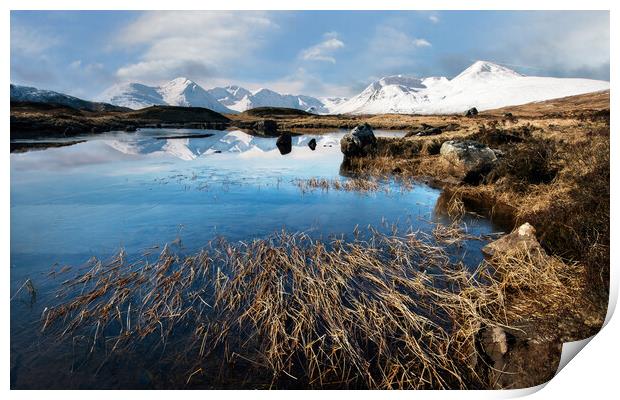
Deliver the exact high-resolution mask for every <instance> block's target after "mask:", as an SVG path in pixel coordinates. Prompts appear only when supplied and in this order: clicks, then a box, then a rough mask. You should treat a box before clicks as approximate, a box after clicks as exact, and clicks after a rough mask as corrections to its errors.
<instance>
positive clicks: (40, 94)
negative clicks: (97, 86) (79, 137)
mask: <svg viewBox="0 0 620 400" xmlns="http://www.w3.org/2000/svg"><path fill="white" fill-rule="evenodd" d="M11 101H30V102H34V103H55V104H62V105H65V106H69V107H73V108H77V109H80V110H89V111H109V110H117V109H119V107H116V106H113V105H111V104H106V103H96V102H92V101H87V100H82V99H79V98H77V97H73V96H69V95H67V94H63V93H58V92H54V91H52V90H42V89H37V88H34V87H29V86H19V85H13V84H11Z"/></svg>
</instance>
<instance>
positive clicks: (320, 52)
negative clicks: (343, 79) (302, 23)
mask: <svg viewBox="0 0 620 400" xmlns="http://www.w3.org/2000/svg"><path fill="white" fill-rule="evenodd" d="M323 37H324V39H325V40H323V41H322V42H321V43H318V44H315V45H314V46H311V47H308V48H307V49H304V50H302V51H301V53H300V58H301V59H303V60H313V61H325V62H330V63H332V64H335V63H336V58H334V56H333V54H334V52H336V51H337V50H338V49H341V48H343V47H344V43H343V42H342V41H341V40H340V39H338V34H337V33H336V32H327V33H325V34H324V35H323Z"/></svg>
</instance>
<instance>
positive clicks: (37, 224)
mask: <svg viewBox="0 0 620 400" xmlns="http://www.w3.org/2000/svg"><path fill="white" fill-rule="evenodd" d="M205 133H209V134H211V136H209V137H196V138H187V137H183V138H171V137H170V136H186V135H189V134H205ZM376 133H377V134H378V135H379V136H387V135H402V134H403V133H402V132H381V131H378V132H376ZM343 134H344V132H342V131H337V132H331V133H327V134H321V135H302V136H295V137H293V138H292V151H291V152H290V153H289V154H287V155H284V156H282V155H281V154H280V152H279V150H278V149H277V146H276V139H275V138H262V137H256V136H251V135H248V134H247V133H244V132H242V131H206V132H205V131H202V130H200V131H192V130H176V131H170V130H161V129H159V130H158V129H153V130H141V131H139V132H138V133H131V134H129V133H111V134H105V135H101V136H97V137H96V138H92V137H90V138H72V139H71V140H72V141H78V143H70V144H71V145H66V146H61V147H50V148H47V149H44V150H41V151H30V152H24V153H12V154H11V222H10V223H11V266H10V268H11V293H14V292H15V291H17V290H18V289H19V287H20V286H21V285H23V283H24V282H25V280H26V279H28V278H30V279H32V282H33V283H34V286H35V287H36V288H37V290H38V293H39V297H38V299H37V302H36V303H34V304H30V303H28V302H19V301H13V302H11V365H12V368H14V369H13V370H12V373H11V379H12V386H21V387H35V386H41V385H43V386H50V385H51V386H54V385H58V384H59V383H58V382H65V383H66V382H67V381H70V382H73V383H71V384H75V386H80V385H88V384H87V383H86V381H79V382H78V381H73V378H72V377H71V374H70V370H71V367H72V365H71V362H72V360H71V359H70V358H71V357H70V355H69V354H67V352H66V351H64V352H58V353H53V352H52V353H50V354H47V355H46V357H47V358H45V359H42V358H41V357H40V356H39V353H38V352H37V349H36V346H33V345H32V343H36V335H37V329H33V326H36V324H37V322H36V321H38V318H39V317H40V315H41V312H42V308H43V307H44V306H45V304H46V303H47V301H48V300H49V296H51V295H52V293H53V292H52V291H51V290H52V288H53V287H54V285H55V284H57V283H58V282H56V281H54V280H53V277H50V276H49V271H50V268H52V267H53V266H56V269H58V268H62V266H64V265H74V266H79V265H82V264H83V263H84V262H85V261H86V260H88V259H89V258H90V257H91V256H97V257H99V258H101V259H106V258H107V257H109V256H110V255H111V254H113V253H115V252H116V251H117V250H118V249H119V248H123V249H125V251H126V252H127V254H129V255H134V256H135V255H137V256H139V255H141V254H143V253H145V252H148V251H150V250H149V249H153V247H154V246H158V247H159V248H160V249H161V248H162V247H163V246H164V245H165V244H166V243H173V242H174V243H176V247H175V251H181V252H184V253H190V252H193V251H196V250H197V249H199V248H201V247H202V246H203V245H204V244H205V243H207V242H208V241H210V240H212V239H214V238H217V237H218V236H223V237H225V238H227V239H228V240H229V241H249V240H252V239H253V238H261V237H266V236H269V235H271V234H273V232H275V231H279V230H282V229H286V230H287V231H289V232H299V231H301V232H306V233H307V234H308V235H309V236H311V237H313V238H324V239H327V238H329V237H330V236H331V235H338V236H341V235H344V236H345V238H346V237H347V235H351V234H352V232H354V231H355V230H356V229H364V228H365V227H367V226H369V225H371V226H373V227H376V228H378V229H380V230H383V231H386V232H389V231H391V230H392V228H393V227H398V228H399V229H401V230H402V231H405V230H407V229H414V230H422V231H426V232H430V231H431V230H432V229H433V226H434V225H433V221H437V220H438V219H442V218H445V217H442V216H440V215H438V214H437V213H436V211H435V205H436V203H437V200H438V198H439V196H440V191H439V190H437V189H433V188H431V187H428V186H426V185H422V184H419V185H414V186H413V187H412V188H410V189H407V190H401V189H402V188H400V187H399V183H398V182H394V181H392V182H386V183H385V184H386V185H389V186H390V189H391V190H386V191H383V190H382V191H377V192H372V193H363V194H360V193H355V192H345V191H335V190H329V191H321V190H317V191H311V192H307V193H302V192H301V191H300V190H299V188H298V187H297V186H296V185H295V184H294V183H293V181H294V180H295V179H304V178H311V177H319V178H325V179H348V178H346V177H342V176H340V175H339V168H340V164H341V163H342V153H341V152H340V147H339V141H340V138H341V137H342V135H343ZM203 136H204V135H203ZM162 137H165V138H162ZM312 139H315V140H316V142H317V146H316V150H314V151H312V150H311V149H310V148H309V146H308V143H309V141H310V140H312ZM67 142H69V141H68V140H66V139H65V140H63V139H58V140H57V141H55V142H54V143H56V144H58V145H59V146H60V144H67ZM34 145H35V146H37V144H36V143H35V144H34ZM444 222H447V221H446V220H445V219H444ZM466 224H467V229H468V232H469V233H471V234H473V235H476V234H482V233H488V232H491V231H493V230H494V227H493V226H492V225H491V224H490V223H489V222H488V221H487V220H485V219H484V218H476V217H473V216H469V217H467V218H466ZM349 237H350V236H349ZM177 239H180V241H178V240H177ZM179 244H182V247H181V246H179ZM483 244H484V243H483V242H481V241H471V242H468V243H466V245H465V246H463V247H461V248H458V249H455V252H454V256H455V257H459V258H462V259H464V260H465V262H466V263H467V264H470V265H475V264H476V263H477V262H479V261H480V258H481V255H480V251H479V249H480V247H481V246H482V245H483ZM52 366H53V367H52ZM50 371H52V372H53V374H52V373H51V372H50ZM37 376H38V377H39V378H41V377H44V376H45V377H48V378H46V379H47V380H41V379H38V378H36V379H35V378H34V377H37ZM61 378H62V379H61ZM63 379H64V380H63ZM97 382H98V383H96V384H98V385H100V386H101V387H118V386H123V385H124V387H128V386H127V382H124V383H120V382H116V381H114V380H113V379H112V377H111V376H109V375H106V376H105V377H104V379H102V380H97Z"/></svg>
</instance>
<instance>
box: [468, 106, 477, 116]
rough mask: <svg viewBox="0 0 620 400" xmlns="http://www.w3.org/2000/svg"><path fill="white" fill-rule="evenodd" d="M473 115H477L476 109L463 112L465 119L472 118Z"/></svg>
mask: <svg viewBox="0 0 620 400" xmlns="http://www.w3.org/2000/svg"><path fill="white" fill-rule="evenodd" d="M474 115H478V109H477V108H476V107H472V108H470V109H469V110H467V111H465V116H466V117H473V116H474Z"/></svg>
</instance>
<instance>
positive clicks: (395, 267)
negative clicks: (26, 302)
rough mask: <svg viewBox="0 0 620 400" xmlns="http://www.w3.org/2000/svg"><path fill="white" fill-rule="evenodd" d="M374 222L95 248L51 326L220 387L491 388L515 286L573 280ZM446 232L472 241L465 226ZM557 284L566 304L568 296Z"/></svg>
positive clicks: (59, 335)
mask: <svg viewBox="0 0 620 400" xmlns="http://www.w3.org/2000/svg"><path fill="white" fill-rule="evenodd" d="M371 232H372V234H370V235H369V237H367V238H360V237H359V236H358V237H357V239H355V240H353V241H352V242H344V241H342V240H333V241H331V242H323V241H315V240H312V239H311V238H309V237H308V236H305V235H304V234H294V235H290V234H287V233H284V232H283V233H281V234H278V235H275V236H274V237H272V238H270V239H267V240H256V241H253V242H252V243H247V244H244V243H239V244H230V243H227V242H225V241H217V242H213V243H211V244H210V245H209V246H208V247H206V248H205V249H204V250H202V251H200V252H199V253H197V254H194V255H189V256H186V257H181V256H178V255H175V254H173V253H171V252H170V250H169V249H168V248H164V250H163V251H162V252H161V254H159V255H158V256H157V257H156V258H155V259H154V260H152V261H149V260H148V258H149V257H148V256H147V257H145V258H144V259H141V260H137V261H135V262H129V261H128V260H127V256H126V254H124V253H123V252H121V253H119V254H118V255H117V256H116V257H115V258H113V259H112V260H110V261H109V262H101V261H99V260H96V259H92V260H91V261H90V262H89V264H88V266H87V268H85V269H83V270H82V272H81V273H80V274H78V275H77V276H75V277H73V278H71V279H68V280H66V281H65V282H63V284H62V288H61V290H60V292H59V297H58V299H59V300H58V304H56V305H54V306H50V307H48V308H46V310H45V311H44V313H43V315H42V330H43V331H44V332H45V333H46V334H47V335H48V337H52V338H56V339H59V340H67V341H71V340H75V338H76V337H81V338H85V340H86V343H87V344H85V345H84V346H85V348H84V349H83V351H85V352H87V353H88V352H95V351H104V352H106V353H108V354H109V355H113V354H116V355H118V354H120V355H121V356H122V355H128V354H132V353H136V352H137V353H138V354H140V356H141V357H144V358H147V357H150V356H152V354H153V353H155V354H164V353H168V354H170V353H172V356H171V357H172V358H174V359H175V360H176V361H175V370H176V371H179V370H181V371H184V373H183V376H181V377H178V380H177V381H176V383H175V386H176V387H182V386H184V385H185V384H197V385H200V384H201V383H202V384H205V383H206V384H208V385H209V387H220V386H224V385H225V383H224V382H223V380H225V379H227V378H226V377H230V376H231V375H234V376H236V377H237V378H238V379H240V380H241V381H242V382H243V387H247V388H250V387H255V388H256V387H271V388H283V387H300V388H330V387H331V388H483V387H491V386H492V383H491V382H489V381H488V375H487V374H485V373H484V371H485V370H487V369H488V368H489V367H488V366H487V365H486V364H485V362H484V358H483V357H480V356H479V355H478V350H477V347H476V341H477V340H478V339H477V335H478V333H479V331H480V329H481V328H482V327H486V326H508V325H509V324H510V323H511V321H515V320H518V319H519V315H517V314H515V310H514V309H511V308H509V307H506V302H507V297H509V296H514V295H515V294H514V293H519V291H528V292H529V291H532V290H548V285H550V284H553V285H556V284H557V285H566V284H567V283H568V284H570V276H569V275H567V274H568V273H569V272H570V271H566V270H563V269H558V268H555V265H556V264H554V263H541V264H540V265H538V264H537V265H536V267H537V269H535V270H532V269H531V265H530V264H529V263H527V262H521V261H519V260H520V258H519V257H518V256H514V255H513V258H511V259H510V260H507V261H506V262H505V263H506V266H505V267H504V268H502V267H501V265H502V264H501V263H500V264H498V263H496V262H495V263H494V264H486V263H484V264H482V265H481V266H480V267H479V268H478V269H477V270H476V271H474V272H471V271H469V270H468V269H467V268H466V267H465V266H464V265H463V264H462V263H454V262H451V261H450V258H449V257H448V255H447V254H446V252H445V250H443V247H442V246H439V245H437V244H434V243H436V241H434V240H433V239H432V237H430V236H428V235H425V234H422V233H419V232H417V233H413V232H410V233H408V234H406V235H404V236H395V235H383V234H380V233H379V232H376V231H373V230H371ZM434 235H435V237H437V238H439V239H440V240H439V241H440V242H441V241H443V242H444V244H445V242H446V241H450V242H451V243H456V242H457V241H458V240H462V232H461V231H460V230H458V228H456V227H449V228H437V229H436V231H435V232H434ZM541 274H544V276H545V277H549V279H542V280H541V279H540V276H541ZM565 275H566V277H565ZM555 289H556V288H555V287H554V293H555V294H556V296H557V298H554V301H557V302H563V301H567V298H566V297H565V296H567V292H566V290H555ZM508 290H510V291H511V292H510V293H512V294H510V293H508ZM515 290H516V291H517V292H515ZM519 312H526V311H525V310H519ZM171 379H172V378H171Z"/></svg>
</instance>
